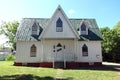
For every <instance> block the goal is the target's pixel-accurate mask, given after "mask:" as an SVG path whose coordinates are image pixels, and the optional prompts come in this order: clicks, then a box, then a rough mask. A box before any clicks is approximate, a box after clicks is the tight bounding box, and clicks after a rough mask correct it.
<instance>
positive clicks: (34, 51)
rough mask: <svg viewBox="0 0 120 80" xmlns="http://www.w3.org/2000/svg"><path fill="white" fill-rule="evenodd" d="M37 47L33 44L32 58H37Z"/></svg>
mask: <svg viewBox="0 0 120 80" xmlns="http://www.w3.org/2000/svg"><path fill="white" fill-rule="evenodd" d="M36 50H37V48H36V46H35V45H34V44H33V45H32V46H31V48H30V57H36Z"/></svg>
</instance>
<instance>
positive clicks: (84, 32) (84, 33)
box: [80, 23, 87, 35]
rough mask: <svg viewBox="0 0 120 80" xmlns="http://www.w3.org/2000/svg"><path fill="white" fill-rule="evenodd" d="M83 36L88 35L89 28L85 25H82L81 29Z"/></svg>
mask: <svg viewBox="0 0 120 80" xmlns="http://www.w3.org/2000/svg"><path fill="white" fill-rule="evenodd" d="M80 28H81V29H80V30H81V35H87V27H86V25H85V24H84V23H82V25H81V27H80Z"/></svg>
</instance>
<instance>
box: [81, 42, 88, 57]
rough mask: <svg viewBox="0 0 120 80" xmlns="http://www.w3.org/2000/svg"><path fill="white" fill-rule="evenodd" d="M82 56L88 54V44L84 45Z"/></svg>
mask: <svg viewBox="0 0 120 80" xmlns="http://www.w3.org/2000/svg"><path fill="white" fill-rule="evenodd" d="M82 56H88V47H87V45H86V44H84V45H83V46H82Z"/></svg>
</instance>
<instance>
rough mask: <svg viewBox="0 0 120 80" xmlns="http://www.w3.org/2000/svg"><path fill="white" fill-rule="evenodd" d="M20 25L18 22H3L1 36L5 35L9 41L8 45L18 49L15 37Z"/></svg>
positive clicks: (0, 30)
mask: <svg viewBox="0 0 120 80" xmlns="http://www.w3.org/2000/svg"><path fill="white" fill-rule="evenodd" d="M18 25H19V23H18V21H12V22H8V23H6V22H3V23H2V25H1V29H0V34H4V35H5V36H6V37H7V38H8V39H9V41H8V43H10V44H12V47H13V48H14V49H16V42H15V41H14V37H15V34H16V31H17V27H18Z"/></svg>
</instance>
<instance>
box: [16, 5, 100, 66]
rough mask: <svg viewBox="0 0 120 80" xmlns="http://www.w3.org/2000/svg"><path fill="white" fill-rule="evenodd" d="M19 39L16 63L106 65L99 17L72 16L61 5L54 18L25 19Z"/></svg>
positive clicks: (18, 31)
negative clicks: (102, 50) (69, 16)
mask: <svg viewBox="0 0 120 80" xmlns="http://www.w3.org/2000/svg"><path fill="white" fill-rule="evenodd" d="M15 40H16V42H17V50H16V61H15V63H14V65H16V66H21V65H27V66H40V67H63V68H76V67H80V66H87V65H102V54H101V41H102V36H101V33H100V31H99V28H98V26H97V23H96V21H95V19H79V18H77V19H69V18H68V17H67V16H66V14H65V13H64V11H63V9H62V8H61V7H60V6H58V7H57V9H56V11H55V12H54V14H53V15H52V17H51V18H24V19H23V20H22V21H21V23H20V25H19V27H18V29H17V33H16V37H15Z"/></svg>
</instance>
